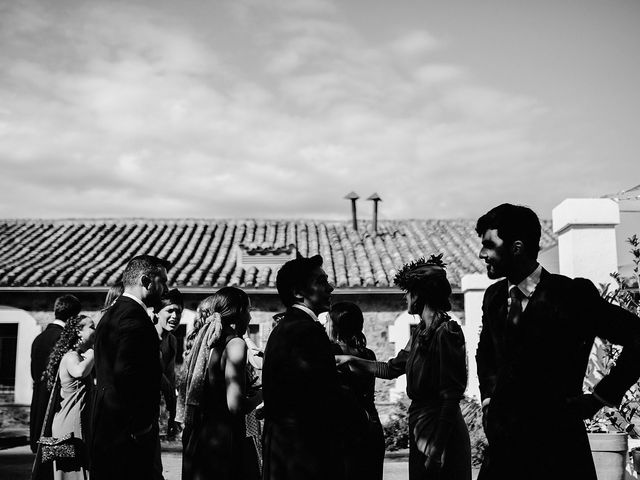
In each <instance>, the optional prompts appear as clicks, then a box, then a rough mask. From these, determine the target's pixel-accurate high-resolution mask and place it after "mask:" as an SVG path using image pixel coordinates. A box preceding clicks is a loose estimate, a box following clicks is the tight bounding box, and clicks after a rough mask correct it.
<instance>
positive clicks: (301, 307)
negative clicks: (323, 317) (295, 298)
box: [293, 303, 320, 322]
mask: <svg viewBox="0 0 640 480" xmlns="http://www.w3.org/2000/svg"><path fill="white" fill-rule="evenodd" d="M293 308H297V309H298V310H302V311H303V312H304V313H306V314H307V315H309V316H310V317H311V318H312V319H313V320H314V321H316V322H320V319H319V318H318V316H317V315H316V314H315V313H314V312H313V310H311V309H310V308H309V307H307V306H306V305H303V304H301V303H296V304H294V305H293Z"/></svg>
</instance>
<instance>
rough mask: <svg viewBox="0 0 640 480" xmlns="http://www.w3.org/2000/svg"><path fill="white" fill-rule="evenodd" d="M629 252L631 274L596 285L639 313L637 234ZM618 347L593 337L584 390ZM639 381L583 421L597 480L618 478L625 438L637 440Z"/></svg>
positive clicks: (638, 454) (639, 463) (636, 461)
mask: <svg viewBox="0 0 640 480" xmlns="http://www.w3.org/2000/svg"><path fill="white" fill-rule="evenodd" d="M627 242H628V243H629V244H630V245H631V250H630V252H631V253H632V255H633V273H632V275H631V276H630V277H626V278H625V277H623V276H622V275H620V274H619V273H617V272H616V273H613V274H611V276H612V278H613V279H614V280H615V282H616V285H615V286H614V287H612V285H611V284H605V285H600V287H601V291H602V295H603V297H604V298H605V299H607V300H608V301H610V302H615V303H617V304H619V305H620V306H621V307H623V308H626V309H627V310H629V311H631V312H633V313H635V314H636V315H638V314H639V313H640V307H639V304H640V293H639V291H638V284H639V280H640V240H639V239H638V237H637V235H634V236H632V237H631V238H629V239H628V240H627ZM620 351H621V348H620V347H619V346H617V345H614V344H611V343H609V342H607V341H605V340H602V339H600V338H596V341H595V342H594V346H593V348H592V350H591V354H590V358H589V365H588V368H587V374H586V377H585V390H586V391H592V390H593V387H594V386H595V385H596V384H597V383H598V382H599V381H600V380H601V379H602V377H603V376H605V375H606V374H607V373H608V372H609V370H610V369H611V367H612V366H613V365H615V362H616V360H617V358H618V355H619V354H620ZM639 398H640V382H638V383H636V384H635V385H633V386H632V387H631V388H630V389H629V390H628V391H627V393H626V394H625V396H624V398H623V400H622V402H621V404H620V406H619V407H618V408H608V407H605V408H603V409H601V410H600V411H599V412H598V413H597V414H596V415H595V416H594V417H593V419H590V420H586V421H585V423H586V426H587V431H588V432H589V442H590V443H591V450H592V453H593V459H594V462H595V464H596V470H597V473H598V478H599V479H605V478H606V479H618V478H619V479H622V478H624V475H625V467H626V464H627V446H628V438H629V437H630V438H638V439H640V403H639V402H638V399H639ZM631 456H632V459H633V465H634V468H635V469H636V471H639V470H640V451H638V450H636V449H634V450H632V452H631Z"/></svg>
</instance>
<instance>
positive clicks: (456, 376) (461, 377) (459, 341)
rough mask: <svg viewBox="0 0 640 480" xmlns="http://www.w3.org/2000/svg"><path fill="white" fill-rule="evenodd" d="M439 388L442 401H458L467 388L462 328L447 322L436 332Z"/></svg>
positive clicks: (465, 354) (465, 355)
mask: <svg viewBox="0 0 640 480" xmlns="http://www.w3.org/2000/svg"><path fill="white" fill-rule="evenodd" d="M438 333H439V335H438V350H439V353H440V388H439V390H440V391H439V395H440V398H441V399H443V400H448V399H454V400H460V399H461V398H462V397H463V396H464V391H465V389H466V388H467V353H466V349H465V341H464V334H463V333H462V328H461V327H460V325H458V324H457V323H456V322H453V321H449V322H447V323H446V324H445V325H443V326H442V329H441V332H438Z"/></svg>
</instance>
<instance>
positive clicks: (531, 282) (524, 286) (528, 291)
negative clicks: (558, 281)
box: [509, 264, 542, 298]
mask: <svg viewBox="0 0 640 480" xmlns="http://www.w3.org/2000/svg"><path fill="white" fill-rule="evenodd" d="M541 275H542V265H540V264H538V266H537V267H536V269H535V270H534V271H533V272H531V274H530V275H529V276H528V277H526V278H525V279H524V280H522V281H521V282H520V283H519V284H518V285H514V284H513V283H511V282H509V291H511V288H512V287H514V286H517V287H518V288H519V289H520V291H521V292H522V293H523V294H524V295H525V297H527V298H530V297H531V295H533V292H534V291H535V289H536V287H537V286H538V284H539V283H540V276H541Z"/></svg>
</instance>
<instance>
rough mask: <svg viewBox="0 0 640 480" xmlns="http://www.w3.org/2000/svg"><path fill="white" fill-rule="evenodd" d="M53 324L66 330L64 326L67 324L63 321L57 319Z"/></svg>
mask: <svg viewBox="0 0 640 480" xmlns="http://www.w3.org/2000/svg"><path fill="white" fill-rule="evenodd" d="M51 323H53V324H54V325H58V326H60V327H62V328H64V326H65V323H64V322H63V321H62V320H58V319H57V318H56V319H55V320H54V321H53V322H51Z"/></svg>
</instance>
